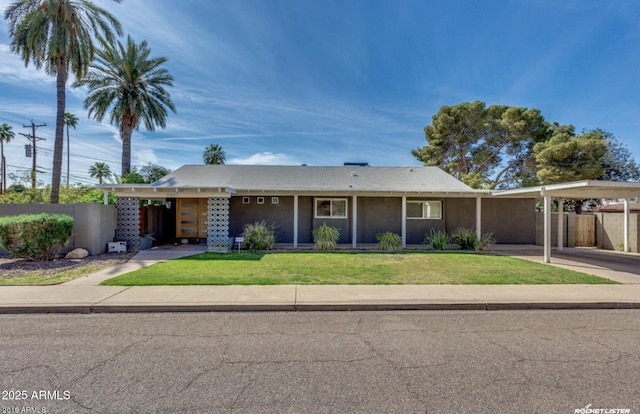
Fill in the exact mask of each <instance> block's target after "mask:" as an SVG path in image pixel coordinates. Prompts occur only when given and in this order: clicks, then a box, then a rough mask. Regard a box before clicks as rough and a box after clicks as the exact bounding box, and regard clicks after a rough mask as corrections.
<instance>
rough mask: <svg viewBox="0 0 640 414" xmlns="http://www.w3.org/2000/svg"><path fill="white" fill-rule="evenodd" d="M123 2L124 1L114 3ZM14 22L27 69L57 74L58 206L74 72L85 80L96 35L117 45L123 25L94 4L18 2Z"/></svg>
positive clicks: (10, 17) (54, 186)
mask: <svg viewBox="0 0 640 414" xmlns="http://www.w3.org/2000/svg"><path fill="white" fill-rule="evenodd" d="M113 1H115V2H120V0H113ZM4 17H5V19H7V21H8V23H9V36H10V37H11V50H12V51H13V52H14V53H17V54H18V55H20V57H21V58H22V60H24V63H25V66H28V65H29V63H31V62H33V64H34V66H35V67H36V68H37V69H41V68H42V67H44V70H45V72H46V73H47V74H49V75H52V76H56V95H57V108H56V132H55V142H54V147H53V176H52V178H51V202H52V203H58V198H59V195H60V177H61V175H62V148H63V146H64V110H65V105H66V83H67V79H68V75H69V72H70V71H71V73H73V74H74V75H75V76H76V78H77V79H80V78H81V77H82V76H84V74H85V73H86V72H87V69H88V66H89V63H90V62H91V61H92V60H93V56H94V52H95V48H94V45H93V40H92V39H93V37H94V36H96V37H97V36H102V37H103V38H105V39H107V40H109V41H113V30H115V31H116V33H118V34H120V33H121V32H122V29H121V28H120V23H119V22H118V21H117V20H116V18H115V17H114V16H113V15H112V14H111V13H109V12H108V11H107V10H105V9H103V8H101V7H98V6H96V5H94V4H93V3H92V2H91V1H90V0H18V1H15V2H13V3H12V4H11V5H9V7H7V9H6V10H5V13H4Z"/></svg>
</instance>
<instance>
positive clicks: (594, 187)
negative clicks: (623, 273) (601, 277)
mask: <svg viewBox="0 0 640 414" xmlns="http://www.w3.org/2000/svg"><path fill="white" fill-rule="evenodd" d="M492 195H493V196H495V197H523V198H542V199H543V200H544V262H545V263H549V262H550V261H551V199H552V198H556V199H557V200H558V212H559V213H560V212H564V200H566V199H573V200H581V199H585V198H606V199H622V200H623V203H624V225H623V231H624V236H623V240H624V251H625V252H628V251H629V199H630V198H633V197H638V196H640V182H634V183H630V182H622V181H594V180H583V181H574V182H568V183H559V184H549V185H543V186H537V187H525V188H516V189H512V190H498V191H494V192H493V193H492ZM562 223H563V222H562V220H558V250H560V251H562V250H563V240H562V237H563V236H562V235H563V231H562V228H561V226H562V225H563V224H562Z"/></svg>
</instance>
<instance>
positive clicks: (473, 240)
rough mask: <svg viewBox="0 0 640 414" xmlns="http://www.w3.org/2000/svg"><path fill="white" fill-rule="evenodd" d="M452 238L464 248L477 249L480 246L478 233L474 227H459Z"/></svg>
mask: <svg viewBox="0 0 640 414" xmlns="http://www.w3.org/2000/svg"><path fill="white" fill-rule="evenodd" d="M451 238H452V239H453V242H454V243H456V244H457V245H458V246H460V249H462V250H475V249H476V248H477V247H478V235H477V234H476V232H475V230H473V229H465V228H462V227H460V228H457V229H455V230H454V231H453V233H452V234H451Z"/></svg>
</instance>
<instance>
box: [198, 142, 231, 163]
mask: <svg viewBox="0 0 640 414" xmlns="http://www.w3.org/2000/svg"><path fill="white" fill-rule="evenodd" d="M226 158H227V155H226V154H225V152H224V150H223V149H222V147H221V146H220V145H218V144H210V145H209V146H208V147H207V148H205V149H204V153H203V154H202V160H203V161H204V163H205V164H214V165H222V164H224V162H225V161H226Z"/></svg>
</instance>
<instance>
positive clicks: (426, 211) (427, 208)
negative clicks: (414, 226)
mask: <svg viewBox="0 0 640 414" xmlns="http://www.w3.org/2000/svg"><path fill="white" fill-rule="evenodd" d="M407 204H420V205H421V207H422V216H421V217H409V216H408V215H407V219H408V220H442V213H443V209H442V204H443V203H442V201H441V200H407ZM432 204H439V205H440V215H439V216H436V217H434V216H431V205H432Z"/></svg>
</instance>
